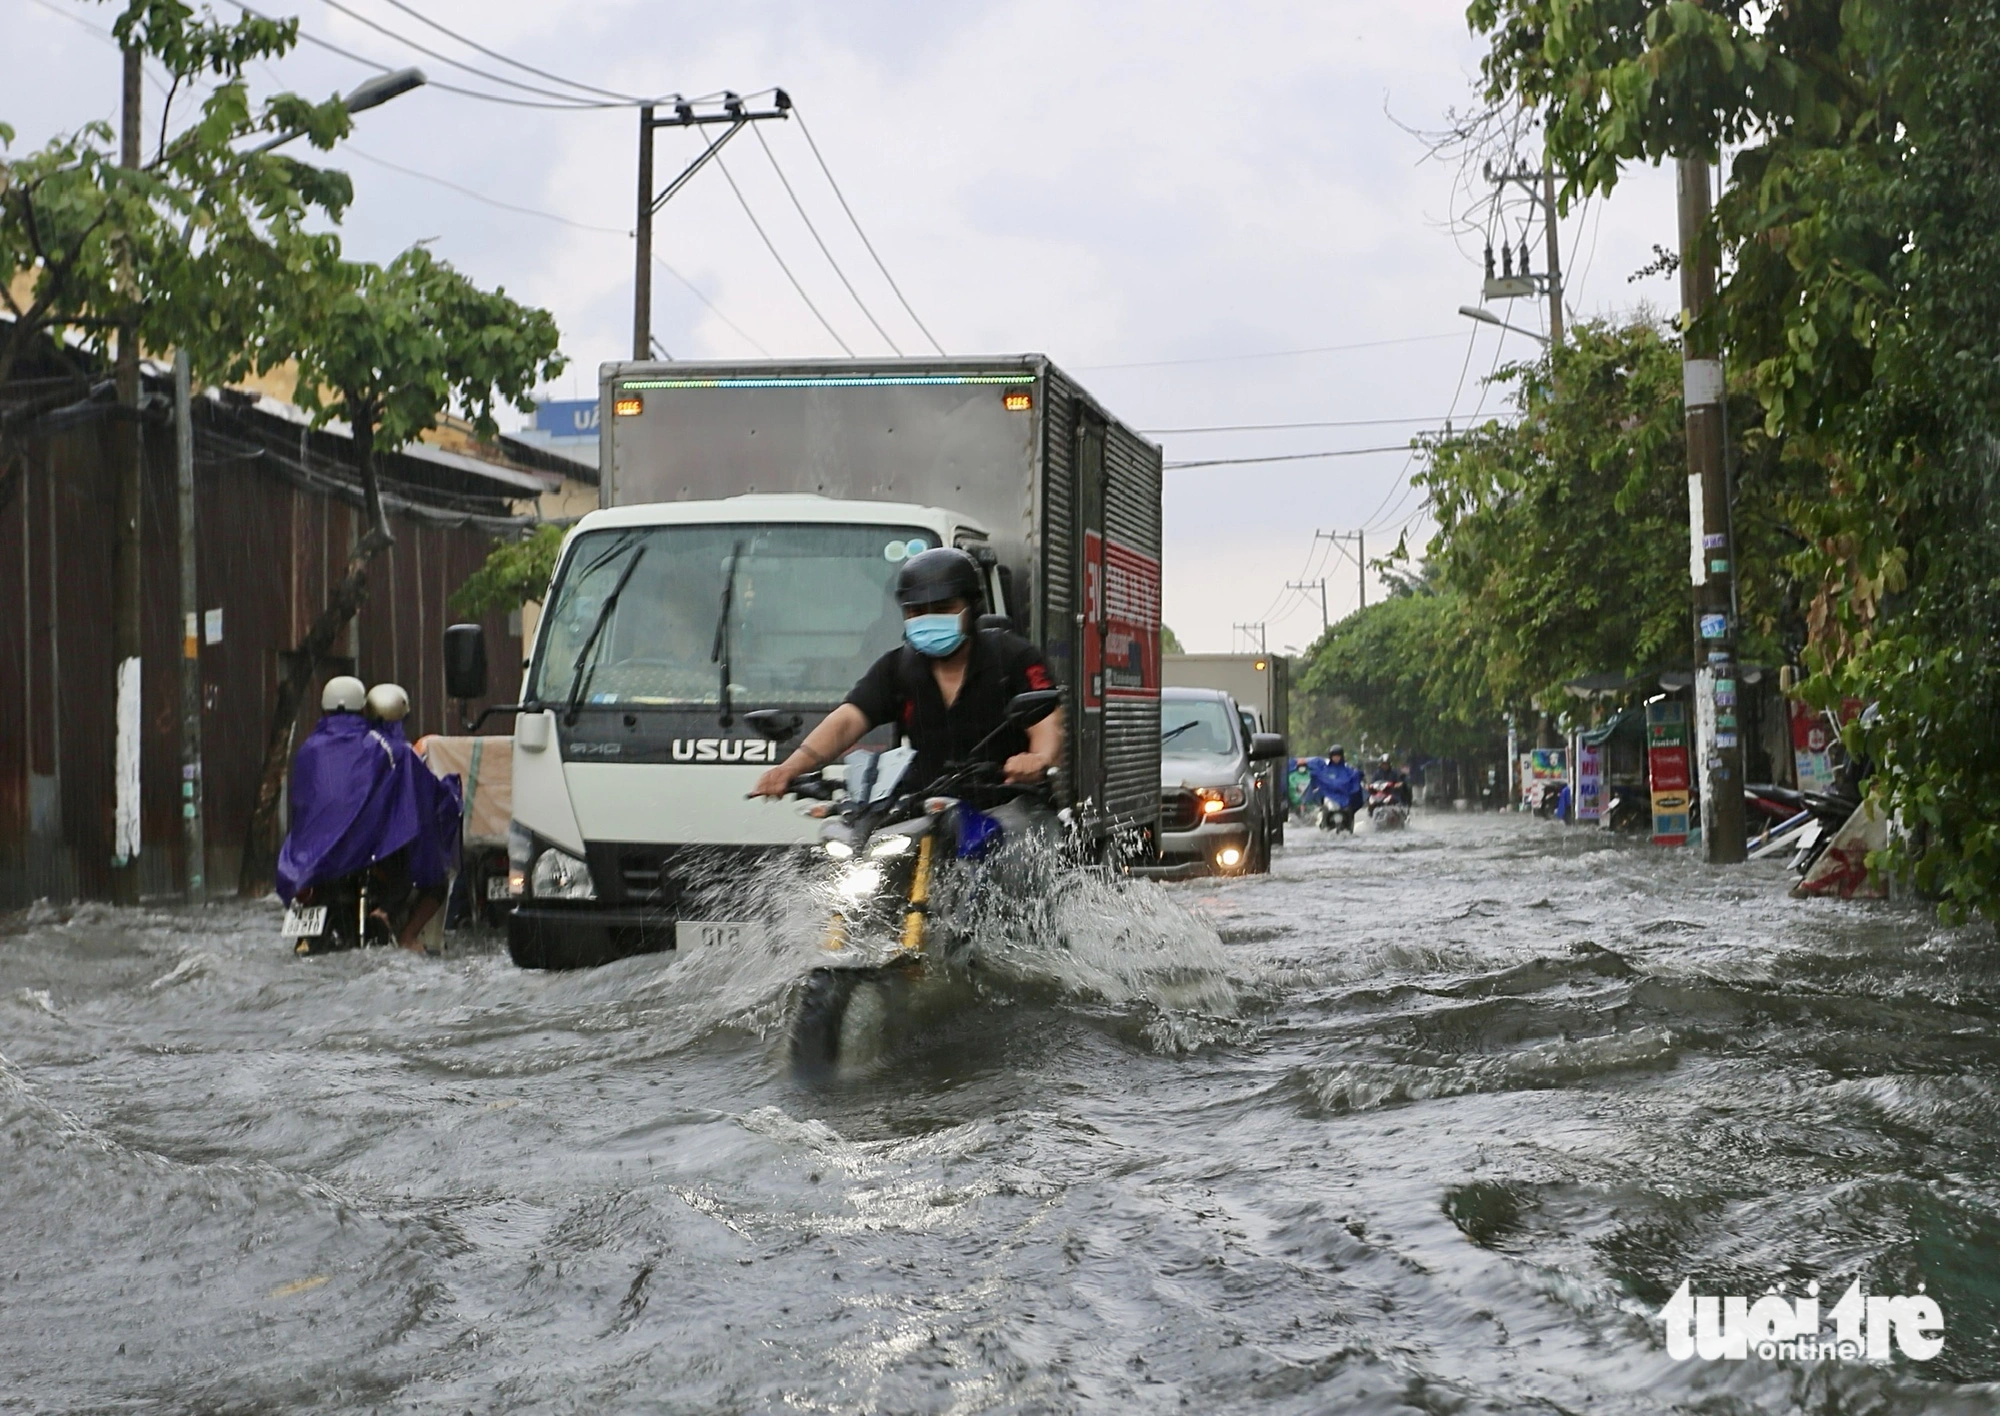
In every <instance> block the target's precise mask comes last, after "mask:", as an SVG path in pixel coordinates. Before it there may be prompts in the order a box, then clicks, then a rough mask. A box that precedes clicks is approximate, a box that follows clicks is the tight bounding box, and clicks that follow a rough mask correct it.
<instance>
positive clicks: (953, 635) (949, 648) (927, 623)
mask: <svg viewBox="0 0 2000 1416" xmlns="http://www.w3.org/2000/svg"><path fill="white" fill-rule="evenodd" d="M964 621H965V616H963V615H916V616H913V617H912V618H910V619H906V620H904V621H903V638H904V639H906V640H908V641H909V644H910V647H911V648H912V649H914V650H916V651H917V652H918V653H919V654H927V655H929V656H930V657H931V658H933V659H943V658H947V657H949V656H950V655H951V654H953V653H955V652H957V649H958V646H959V645H961V644H963V643H965V623H964Z"/></svg>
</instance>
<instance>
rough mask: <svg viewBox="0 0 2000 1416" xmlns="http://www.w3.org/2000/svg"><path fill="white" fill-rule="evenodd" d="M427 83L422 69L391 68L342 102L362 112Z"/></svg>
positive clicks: (293, 132)
mask: <svg viewBox="0 0 2000 1416" xmlns="http://www.w3.org/2000/svg"><path fill="white" fill-rule="evenodd" d="M427 82H429V80H427V79H425V77H424V71H423V70H422V69H392V70H390V71H389V72H388V73H386V74H377V75H376V76H375V77H374V78H372V79H368V80H365V81H363V82H362V83H359V84H356V85H355V86H354V91H353V92H352V93H350V94H348V95H347V97H346V98H344V99H342V100H341V101H342V102H343V103H345V104H346V105H347V111H348V112H349V113H365V112H367V111H368V110H369V109H371V108H380V107H381V106H382V105H383V104H385V103H387V102H388V101H389V100H390V99H392V98H400V97H402V96H403V95H404V94H406V93H408V92H409V91H410V90H411V89H413V88H422V87H423V86H424V85H425V84H426V83H427ZM304 131H305V130H304V129H302V128H293V129H290V130H289V131H287V132H283V133H279V134H278V135H277V136H276V137H273V138H269V139H267V140H265V141H264V142H261V143H259V144H257V146H255V147H253V148H251V149H250V151H251V152H269V151H270V150H271V149H272V148H274V147H277V146H279V145H280V144H283V143H288V142H290V141H291V140H292V139H293V138H296V137H298V136H300V134H302V133H303V132H304Z"/></svg>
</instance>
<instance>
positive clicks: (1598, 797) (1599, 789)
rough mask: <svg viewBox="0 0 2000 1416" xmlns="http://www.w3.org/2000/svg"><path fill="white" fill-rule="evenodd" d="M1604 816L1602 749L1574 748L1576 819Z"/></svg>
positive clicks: (1598, 818) (1588, 819)
mask: <svg viewBox="0 0 2000 1416" xmlns="http://www.w3.org/2000/svg"><path fill="white" fill-rule="evenodd" d="M1603 816H1604V749H1603V748H1601V747H1579V748H1577V750H1576V819H1577V820H1579V821H1597V820H1601V819H1602V818H1603Z"/></svg>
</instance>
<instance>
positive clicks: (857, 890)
mask: <svg viewBox="0 0 2000 1416" xmlns="http://www.w3.org/2000/svg"><path fill="white" fill-rule="evenodd" d="M881 888H882V867H881V866H879V865H872V864H861V865H854V866H850V867H848V869H847V871H846V872H845V873H844V874H842V876H841V877H840V882H839V883H838V884H837V885H835V886H834V889H836V890H838V891H839V892H840V896H841V898H842V899H845V900H850V901H852V900H865V899H866V898H868V896H870V895H872V894H874V893H875V892H876V891H877V890H879V889H881Z"/></svg>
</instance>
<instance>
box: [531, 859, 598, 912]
mask: <svg viewBox="0 0 2000 1416" xmlns="http://www.w3.org/2000/svg"><path fill="white" fill-rule="evenodd" d="M529 884H530V886H531V887H532V890H531V893H532V894H533V895H534V896H535V898H536V899H538V900H594V899H596V898H597V882H596V881H594V880H592V879H591V878H590V867H589V866H587V865H585V864H584V863H583V862H582V861H580V860H578V859H577V858H576V857H575V856H573V855H571V854H570V853H569V852H568V851H558V850H546V851H543V852H542V853H541V855H539V856H537V857H536V858H535V869H534V872H533V873H532V874H531V875H530V877H529Z"/></svg>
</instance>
